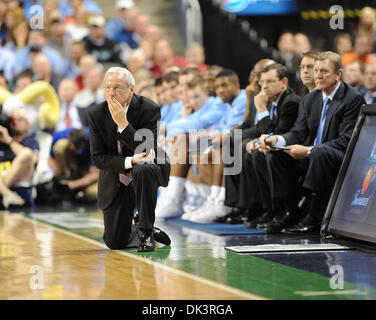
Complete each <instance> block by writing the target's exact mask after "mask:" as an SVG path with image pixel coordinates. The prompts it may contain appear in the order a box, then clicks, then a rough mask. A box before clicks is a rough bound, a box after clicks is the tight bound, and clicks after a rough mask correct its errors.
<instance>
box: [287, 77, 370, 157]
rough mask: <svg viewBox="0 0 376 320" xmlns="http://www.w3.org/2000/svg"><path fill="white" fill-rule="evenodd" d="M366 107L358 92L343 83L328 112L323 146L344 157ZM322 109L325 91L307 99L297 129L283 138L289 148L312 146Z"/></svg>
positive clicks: (313, 92) (301, 107)
mask: <svg viewBox="0 0 376 320" xmlns="http://www.w3.org/2000/svg"><path fill="white" fill-rule="evenodd" d="M364 103H365V101H364V99H363V97H362V96H361V95H360V94H359V92H358V91H357V90H356V89H354V88H352V87H351V86H349V85H347V84H346V83H344V82H341V84H340V87H339V88H338V90H337V92H336V94H335V96H334V97H333V101H332V102H331V103H330V105H329V108H328V112H327V115H326V121H325V126H324V131H323V135H322V143H323V144H325V145H326V146H328V147H331V148H335V149H337V150H339V151H342V152H343V153H345V151H346V148H347V145H348V143H349V141H350V138H351V135H352V132H353V130H354V126H355V122H356V119H357V117H358V114H359V110H360V107H361V105H362V104H364ZM322 107H323V99H322V91H320V90H318V89H315V90H313V91H312V92H310V93H309V94H307V95H306V96H305V97H304V99H303V100H302V102H301V104H300V107H299V108H300V110H299V117H298V119H297V120H296V122H295V124H294V126H293V127H292V128H291V130H290V131H289V132H287V133H286V134H283V135H282V136H283V137H284V139H285V140H286V143H287V144H288V145H290V144H302V145H306V146H311V145H313V143H314V140H315V138H316V134H317V129H318V126H319V123H320V118H321V111H322Z"/></svg>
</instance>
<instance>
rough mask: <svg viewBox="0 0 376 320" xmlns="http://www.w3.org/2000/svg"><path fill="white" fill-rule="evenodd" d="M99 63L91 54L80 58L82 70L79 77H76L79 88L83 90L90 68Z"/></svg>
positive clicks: (79, 66) (79, 65)
mask: <svg viewBox="0 0 376 320" xmlns="http://www.w3.org/2000/svg"><path fill="white" fill-rule="evenodd" d="M97 63H98V62H97V58H95V57H94V56H93V55H91V54H85V55H84V56H82V57H81V58H80V60H79V63H78V69H79V70H81V73H80V75H79V76H78V77H76V82H77V85H78V89H79V90H82V89H83V88H84V81H85V79H86V77H87V73H88V72H89V70H90V69H92V68H94V67H95V65H96V64H97Z"/></svg>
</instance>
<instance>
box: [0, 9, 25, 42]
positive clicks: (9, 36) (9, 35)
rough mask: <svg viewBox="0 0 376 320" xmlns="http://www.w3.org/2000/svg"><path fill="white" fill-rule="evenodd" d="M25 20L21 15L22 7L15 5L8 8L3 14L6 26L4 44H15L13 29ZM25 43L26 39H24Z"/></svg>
mask: <svg viewBox="0 0 376 320" xmlns="http://www.w3.org/2000/svg"><path fill="white" fill-rule="evenodd" d="M25 22H27V21H26V20H25V18H24V16H23V11H22V8H20V7H16V8H12V9H10V8H8V11H7V14H6V15H5V19H4V23H5V26H6V30H7V31H6V38H5V44H8V43H13V45H15V42H16V38H15V36H16V33H15V30H16V28H17V26H19V25H20V24H22V23H25ZM24 41H25V43H24V45H26V39H24Z"/></svg>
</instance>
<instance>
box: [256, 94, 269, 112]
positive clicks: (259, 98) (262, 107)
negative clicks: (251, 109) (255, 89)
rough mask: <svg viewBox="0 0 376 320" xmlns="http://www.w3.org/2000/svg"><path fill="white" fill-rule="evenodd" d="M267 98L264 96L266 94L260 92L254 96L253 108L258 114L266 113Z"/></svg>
mask: <svg viewBox="0 0 376 320" xmlns="http://www.w3.org/2000/svg"><path fill="white" fill-rule="evenodd" d="M268 101H269V98H268V96H267V95H266V93H264V92H262V91H260V92H259V93H258V94H257V95H256V96H255V106H256V109H257V111H258V112H264V111H268V109H267V105H268Z"/></svg>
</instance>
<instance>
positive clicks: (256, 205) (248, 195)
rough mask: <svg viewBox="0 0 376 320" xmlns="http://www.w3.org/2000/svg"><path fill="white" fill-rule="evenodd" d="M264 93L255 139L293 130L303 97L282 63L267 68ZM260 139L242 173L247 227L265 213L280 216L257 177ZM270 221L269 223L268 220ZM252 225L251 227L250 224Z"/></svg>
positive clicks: (250, 146)
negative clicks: (295, 89)
mask: <svg viewBox="0 0 376 320" xmlns="http://www.w3.org/2000/svg"><path fill="white" fill-rule="evenodd" d="M260 85H261V91H260V92H259V93H258V94H257V95H256V96H255V97H254V105H255V109H256V120H257V123H256V125H255V126H254V127H253V130H254V136H256V137H257V136H259V135H258V133H260V135H261V134H262V133H265V134H273V133H276V134H282V133H285V132H287V131H289V130H290V128H291V127H292V125H293V124H294V122H295V120H296V118H297V117H298V110H299V102H300V97H299V96H298V95H297V94H296V93H295V92H294V91H293V90H292V89H291V88H289V86H288V70H287V68H286V67H285V66H283V65H281V64H277V63H275V64H272V65H269V66H268V67H266V68H265V69H264V72H262V73H261V78H260ZM257 145H258V139H257V138H256V139H249V140H248V143H247V144H246V146H245V149H246V150H245V152H243V158H242V161H243V170H242V172H241V174H240V182H241V184H240V188H239V195H238V199H239V200H238V201H239V205H240V207H242V208H246V209H247V220H246V222H245V225H246V227H255V226H252V223H251V221H252V219H254V218H255V217H257V216H259V215H260V214H262V213H263V212H267V215H266V216H267V218H268V219H269V218H270V217H273V216H275V215H277V214H278V213H277V210H278V209H279V208H273V207H272V203H271V201H268V195H265V194H264V193H263V192H260V190H262V187H263V185H262V183H263V180H261V179H259V177H258V176H257V175H256V170H255V167H254V165H253V162H254V159H253V158H254V157H259V156H260V155H259V152H258V151H257V150H255V149H257V147H256V146H257ZM259 162H260V163H259V164H258V165H259V166H261V165H262V167H263V168H264V170H265V172H264V175H265V174H267V170H266V161H265V157H264V155H263V154H261V157H260V159H259ZM265 222H266V221H265ZM248 224H249V225H248Z"/></svg>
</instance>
